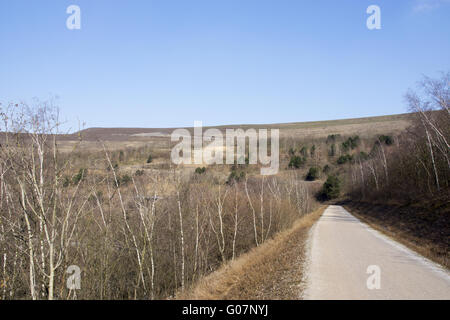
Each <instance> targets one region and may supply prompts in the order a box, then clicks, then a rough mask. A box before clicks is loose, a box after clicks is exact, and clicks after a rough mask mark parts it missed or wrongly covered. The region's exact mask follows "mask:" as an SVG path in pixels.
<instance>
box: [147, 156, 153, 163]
mask: <svg viewBox="0 0 450 320" xmlns="http://www.w3.org/2000/svg"><path fill="white" fill-rule="evenodd" d="M152 162H153V157H152V155H149V156H148V158H147V163H152Z"/></svg>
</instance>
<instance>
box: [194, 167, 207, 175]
mask: <svg viewBox="0 0 450 320" xmlns="http://www.w3.org/2000/svg"><path fill="white" fill-rule="evenodd" d="M205 172H206V168H205V167H203V168H200V167H198V168H197V169H195V173H196V174H203V173H205Z"/></svg>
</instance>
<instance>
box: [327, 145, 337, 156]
mask: <svg viewBox="0 0 450 320" xmlns="http://www.w3.org/2000/svg"><path fill="white" fill-rule="evenodd" d="M328 155H329V156H330V157H334V156H335V155H336V145H335V144H334V143H333V144H332V145H331V147H330V150H329V151H328Z"/></svg>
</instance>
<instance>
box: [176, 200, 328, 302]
mask: <svg viewBox="0 0 450 320" xmlns="http://www.w3.org/2000/svg"><path fill="white" fill-rule="evenodd" d="M325 208H326V206H321V207H320V208H319V209H317V210H315V211H314V212H312V213H310V214H307V215H305V216H303V217H302V218H300V219H298V220H297V221H296V222H295V223H294V226H293V227H292V228H290V229H289V230H285V231H283V232H280V233H279V234H277V235H276V236H275V237H274V238H273V239H271V240H268V241H267V242H265V243H264V244H262V245H260V246H259V247H257V248H254V249H252V250H251V251H250V252H248V253H245V254H243V255H241V256H240V257H239V258H237V259H236V260H234V261H231V262H229V263H227V264H225V265H224V266H222V267H221V268H220V269H219V270H217V271H216V272H214V273H212V274H210V275H208V276H206V277H204V278H203V279H201V280H200V281H199V282H198V283H197V284H195V285H194V287H192V288H191V289H188V290H187V291H186V292H184V293H182V292H180V293H178V294H177V295H176V299H186V300H237V299H243V300H253V299H298V298H299V297H300V294H301V290H302V289H303V288H302V277H303V274H302V266H303V262H304V259H305V255H304V254H305V250H304V249H305V244H306V239H307V236H308V230H309V229H310V227H311V226H312V225H313V224H314V222H316V221H317V219H318V218H319V217H320V216H321V215H322V213H323V211H324V210H325Z"/></svg>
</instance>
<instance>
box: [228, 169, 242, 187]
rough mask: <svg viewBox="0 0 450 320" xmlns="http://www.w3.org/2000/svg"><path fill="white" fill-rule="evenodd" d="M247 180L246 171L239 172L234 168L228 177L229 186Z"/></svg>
mask: <svg viewBox="0 0 450 320" xmlns="http://www.w3.org/2000/svg"><path fill="white" fill-rule="evenodd" d="M244 178H245V171H238V170H237V169H236V168H235V167H234V166H233V168H232V169H231V172H230V175H229V176H228V180H227V184H233V183H234V182H239V181H241V180H243V179H244Z"/></svg>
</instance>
